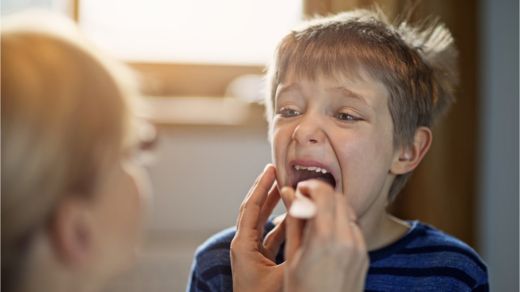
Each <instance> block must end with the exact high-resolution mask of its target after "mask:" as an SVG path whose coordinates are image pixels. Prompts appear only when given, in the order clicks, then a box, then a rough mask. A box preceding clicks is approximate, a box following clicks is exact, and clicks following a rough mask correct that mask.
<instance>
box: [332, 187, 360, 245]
mask: <svg viewBox="0 0 520 292" xmlns="http://www.w3.org/2000/svg"><path fill="white" fill-rule="evenodd" d="M335 196H336V231H335V232H336V237H337V238H338V239H340V240H341V241H343V242H348V241H354V240H355V238H354V235H353V231H352V223H354V221H353V220H352V218H353V216H352V215H351V214H350V212H352V211H351V210H352V209H351V208H349V207H348V206H347V204H348V203H347V200H346V199H345V195H343V194H340V193H336V194H335Z"/></svg>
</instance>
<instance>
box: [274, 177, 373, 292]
mask: <svg viewBox="0 0 520 292" xmlns="http://www.w3.org/2000/svg"><path fill="white" fill-rule="evenodd" d="M297 191H299V192H301V193H302V194H303V195H305V196H307V197H309V198H310V199H311V200H312V201H313V202H314V203H315V204H316V208H317V211H316V215H315V216H314V217H313V218H311V219H309V220H302V219H297V218H294V217H292V216H290V215H289V214H287V217H286V220H285V221H286V225H287V227H286V228H287V231H286V232H287V234H286V240H287V241H286V245H285V257H286V262H285V264H286V265H287V266H286V273H285V283H284V287H285V289H284V290H285V291H287V292H293V291H298V292H304V291H305V292H307V291H309V292H311V291H312V292H323V291H363V287H364V284H365V277H366V273H367V270H368V252H367V248H366V245H365V241H364V238H363V235H362V234H361V230H360V229H359V226H358V225H357V224H356V216H355V214H354V212H353V211H352V209H351V208H350V207H349V205H348V204H347V200H346V198H345V196H344V195H343V194H340V193H335V192H334V190H333V189H332V188H331V187H330V186H329V185H328V184H326V183H323V182H320V181H318V180H309V181H304V182H301V183H299V184H298V187H297ZM281 192H282V197H283V198H284V201H286V202H288V201H292V198H294V197H295V194H294V190H293V189H292V188H283V189H282V191H281ZM287 207H288V208H289V207H290V206H287Z"/></svg>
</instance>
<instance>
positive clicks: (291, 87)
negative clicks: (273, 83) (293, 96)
mask: <svg viewBox="0 0 520 292" xmlns="http://www.w3.org/2000/svg"><path fill="white" fill-rule="evenodd" d="M293 90H296V91H299V90H300V86H299V85H298V83H291V84H288V85H280V86H278V88H277V90H276V96H278V95H281V94H282V93H285V92H287V91H293Z"/></svg>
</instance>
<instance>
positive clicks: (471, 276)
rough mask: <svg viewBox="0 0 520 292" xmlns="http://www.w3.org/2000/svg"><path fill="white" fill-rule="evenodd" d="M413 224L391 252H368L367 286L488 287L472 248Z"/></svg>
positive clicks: (374, 288) (396, 288) (388, 288)
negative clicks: (403, 241) (399, 243)
mask: <svg viewBox="0 0 520 292" xmlns="http://www.w3.org/2000/svg"><path fill="white" fill-rule="evenodd" d="M416 228H417V230H416V231H415V232H414V234H413V236H411V237H409V238H408V241H407V242H405V243H404V244H402V245H401V246H397V247H396V248H395V249H394V250H392V251H391V252H389V253H387V254H384V255H380V254H377V253H378V252H375V253H372V254H371V265H370V268H369V272H368V275H367V282H366V288H367V290H371V291H411V290H414V289H417V288H418V287H421V291H489V285H488V277H487V268H486V266H485V264H484V263H483V261H482V260H481V259H480V257H479V256H478V254H477V253H476V252H475V251H474V250H473V249H471V248H470V247H469V246H468V245H466V244H465V243H463V242H461V241H459V240H457V239H455V238H453V237H451V236H449V235H446V234H444V233H442V232H440V231H438V230H436V229H434V228H431V227H429V226H426V225H422V226H418V227H416ZM387 251H388V250H387Z"/></svg>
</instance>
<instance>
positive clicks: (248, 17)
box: [79, 0, 302, 64]
mask: <svg viewBox="0 0 520 292" xmlns="http://www.w3.org/2000/svg"><path fill="white" fill-rule="evenodd" d="M301 2H302V0H219V1H215V0H147V1H142V0H84V1H80V10H79V11H80V26H81V28H82V30H83V31H84V32H85V33H86V35H87V36H88V37H89V38H90V39H91V40H92V41H94V42H95V43H96V44H97V45H98V46H99V47H100V48H102V49H104V50H106V51H108V52H109V53H111V54H112V55H114V56H116V57H119V58H121V59H123V60H127V61H157V62H165V61H167V62H169V61H173V62H190V63H193V62H195V63H232V64H265V63H266V62H267V61H268V60H269V59H270V57H271V56H272V53H273V50H274V48H275V46H276V43H277V42H278V41H279V40H280V38H281V37H282V36H283V35H284V34H285V33H287V31H288V30H290V29H291V28H292V27H294V25H296V24H297V23H298V22H299V21H300V20H301V18H302V4H301Z"/></svg>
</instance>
